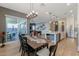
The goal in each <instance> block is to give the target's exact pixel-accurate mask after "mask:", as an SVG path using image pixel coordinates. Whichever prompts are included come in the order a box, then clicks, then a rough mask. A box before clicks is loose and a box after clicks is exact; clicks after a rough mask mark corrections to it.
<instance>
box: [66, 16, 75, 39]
mask: <svg viewBox="0 0 79 59" xmlns="http://www.w3.org/2000/svg"><path fill="white" fill-rule="evenodd" d="M71 27H72V28H71ZM66 30H67V33H68V36H69V37H73V38H74V16H72V15H71V16H68V17H67V19H66ZM70 32H71V33H70Z"/></svg>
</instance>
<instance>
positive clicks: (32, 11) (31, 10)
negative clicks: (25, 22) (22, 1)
mask: <svg viewBox="0 0 79 59" xmlns="http://www.w3.org/2000/svg"><path fill="white" fill-rule="evenodd" d="M33 8H34V4H33V3H30V13H29V14H27V15H26V18H27V19H30V20H31V19H33V18H35V17H37V16H38V12H35V11H34V10H33Z"/></svg>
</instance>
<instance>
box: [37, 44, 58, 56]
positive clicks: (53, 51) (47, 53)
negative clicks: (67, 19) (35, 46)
mask: <svg viewBox="0 0 79 59" xmlns="http://www.w3.org/2000/svg"><path fill="white" fill-rule="evenodd" d="M57 46H58V43H57V44H56V45H52V46H50V48H47V47H44V48H42V49H41V50H39V51H38V52H37V56H55V54H56V50H57Z"/></svg>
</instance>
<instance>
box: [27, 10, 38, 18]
mask: <svg viewBox="0 0 79 59" xmlns="http://www.w3.org/2000/svg"><path fill="white" fill-rule="evenodd" d="M37 16H38V12H35V11H31V12H30V13H29V14H27V15H26V18H27V19H32V18H35V17H37Z"/></svg>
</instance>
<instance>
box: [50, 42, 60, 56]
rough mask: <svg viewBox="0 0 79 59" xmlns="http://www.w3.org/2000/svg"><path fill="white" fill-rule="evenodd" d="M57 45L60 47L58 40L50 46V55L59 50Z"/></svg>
mask: <svg viewBox="0 0 79 59" xmlns="http://www.w3.org/2000/svg"><path fill="white" fill-rule="evenodd" d="M57 47H58V42H57V43H56V45H52V46H50V48H49V52H50V53H49V56H55V54H56V51H57Z"/></svg>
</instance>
